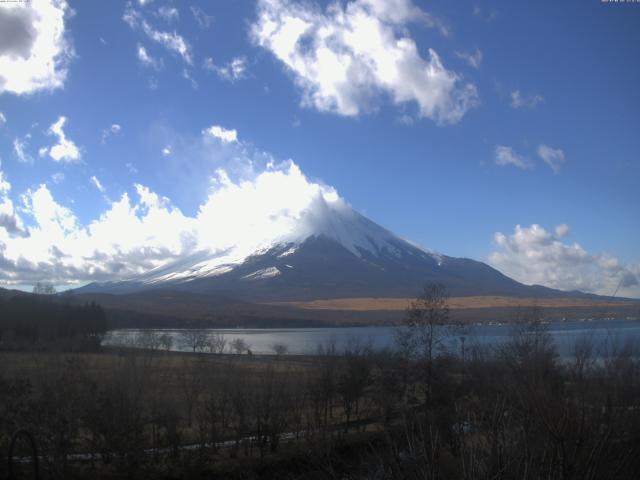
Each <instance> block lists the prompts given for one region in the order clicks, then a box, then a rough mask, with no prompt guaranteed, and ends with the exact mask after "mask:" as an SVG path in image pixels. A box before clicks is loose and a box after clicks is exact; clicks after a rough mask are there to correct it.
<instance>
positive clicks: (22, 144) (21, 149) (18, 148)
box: [13, 133, 33, 163]
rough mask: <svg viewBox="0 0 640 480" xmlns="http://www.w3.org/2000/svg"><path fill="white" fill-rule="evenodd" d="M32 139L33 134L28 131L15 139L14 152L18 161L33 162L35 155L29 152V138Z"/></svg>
mask: <svg viewBox="0 0 640 480" xmlns="http://www.w3.org/2000/svg"><path fill="white" fill-rule="evenodd" d="M30 139H31V134H29V133H27V134H26V135H25V136H24V137H22V138H14V139H13V153H14V154H15V156H16V158H17V159H18V161H20V162H22V163H33V157H32V156H31V155H30V154H29V151H28V150H27V149H28V148H29V140H30Z"/></svg>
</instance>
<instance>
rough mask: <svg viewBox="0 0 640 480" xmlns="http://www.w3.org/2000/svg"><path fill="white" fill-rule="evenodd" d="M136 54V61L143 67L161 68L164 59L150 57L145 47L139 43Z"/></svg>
mask: <svg viewBox="0 0 640 480" xmlns="http://www.w3.org/2000/svg"><path fill="white" fill-rule="evenodd" d="M136 55H137V57H138V61H139V62H140V63H141V64H142V66H144V67H149V68H153V69H154V70H162V68H163V67H164V61H163V60H162V59H161V58H156V57H152V56H151V55H149V53H148V52H147V49H146V48H144V46H142V45H140V44H138V47H137V49H136Z"/></svg>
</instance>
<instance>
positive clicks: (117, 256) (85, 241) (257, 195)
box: [0, 140, 346, 285]
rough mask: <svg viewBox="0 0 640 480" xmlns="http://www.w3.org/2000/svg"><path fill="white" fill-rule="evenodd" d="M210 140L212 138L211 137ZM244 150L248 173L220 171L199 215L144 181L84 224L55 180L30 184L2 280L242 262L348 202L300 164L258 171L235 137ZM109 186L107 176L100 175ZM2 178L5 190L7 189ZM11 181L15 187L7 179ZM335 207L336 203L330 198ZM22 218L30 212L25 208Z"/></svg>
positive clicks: (3, 233)
mask: <svg viewBox="0 0 640 480" xmlns="http://www.w3.org/2000/svg"><path fill="white" fill-rule="evenodd" d="M204 141H205V140H203V142H204ZM229 148H232V149H234V156H243V155H244V157H243V158H244V159H245V166H246V167H247V168H245V169H244V173H243V174H236V173H233V170H229V169H227V168H220V169H217V170H215V171H212V172H211V181H210V187H209V191H208V193H207V194H206V195H205V197H204V198H203V200H202V202H201V204H200V206H199V208H198V209H197V211H196V213H195V214H194V215H193V216H188V215H185V214H184V213H182V212H181V211H180V209H178V208H177V207H175V206H174V205H173V204H172V202H171V201H170V200H169V199H168V198H165V197H162V196H161V195H159V194H158V193H156V192H153V191H152V190H150V189H149V188H148V187H146V186H144V185H141V184H134V185H133V195H130V194H129V193H126V192H125V193H123V194H122V195H121V196H120V197H119V199H117V200H115V201H109V200H108V199H107V198H106V197H105V200H106V201H107V203H108V207H107V208H106V210H105V211H104V212H103V213H101V214H100V215H99V216H98V217H97V218H95V219H94V220H93V221H90V222H88V223H87V224H85V225H83V224H81V222H80V221H79V219H78V217H77V215H76V214H75V213H74V212H73V210H72V209H71V208H68V207H66V206H63V205H62V204H61V203H60V202H59V201H58V200H56V199H55V198H54V196H53V194H52V193H51V191H50V190H49V188H48V187H47V186H46V185H44V184H43V185H40V186H39V187H38V188H36V189H33V190H31V189H30V190H27V191H26V192H25V193H24V194H22V195H21V198H22V199H23V201H22V203H23V205H22V207H21V209H20V212H21V213H20V214H21V215H22V216H23V218H25V219H29V225H30V226H29V227H28V228H26V229H25V230H24V235H16V233H15V232H14V233H10V232H9V231H8V230H7V228H6V227H5V228H4V229H2V228H0V265H2V268H0V283H2V284H4V285H12V284H29V283H34V282H36V281H38V280H43V279H46V280H48V281H52V282H53V283H55V284H73V283H85V282H88V281H94V280H98V281H100V280H112V279H121V278H127V277H130V276H132V275H136V274H142V273H144V272H147V271H149V270H150V269H152V268H155V267H159V266H163V265H166V264H168V263H170V262H172V261H175V260H178V259H183V258H186V257H187V256H190V255H192V254H194V253H198V252H208V255H209V256H217V261H218V260H219V261H224V262H227V261H228V262H233V261H241V260H242V259H244V258H245V257H246V256H247V255H248V254H250V253H251V252H253V251H255V250H256V249H258V248H260V247H264V246H265V245H267V244H270V243H271V242H273V241H274V240H276V241H288V240H291V239H292V238H294V237H295V238H298V237H297V236H298V235H300V234H305V232H307V231H308V230H307V229H308V228H309V225H310V224H311V223H310V222H313V221H316V220H317V219H318V218H321V217H322V215H324V213H325V212H326V211H327V209H328V208H344V207H345V206H346V204H345V203H344V202H343V200H342V199H341V198H340V197H339V196H338V194H337V192H336V191H335V190H334V189H333V188H331V187H329V186H326V185H323V184H320V183H317V182H312V181H309V180H308V179H307V178H306V177H305V175H304V174H303V173H302V171H301V170H300V168H299V167H298V166H297V165H296V164H295V163H293V162H291V161H288V162H283V163H280V164H275V163H274V162H271V161H269V162H267V164H266V165H265V166H264V167H263V168H262V169H261V170H260V171H254V168H255V162H254V161H253V158H254V157H251V156H246V146H243V145H242V144H239V143H233V144H230V146H229ZM91 182H92V183H93V184H94V185H95V186H96V188H98V189H100V188H101V187H102V184H101V183H100V181H99V180H98V179H97V178H96V177H93V178H92V179H91ZM2 185H3V184H2V182H1V181H0V189H4V188H5V187H2ZM7 188H9V187H7ZM329 205H330V206H331V207H328V206H329ZM15 221H16V225H22V219H20V218H19V217H17V216H15Z"/></svg>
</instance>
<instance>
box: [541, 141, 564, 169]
mask: <svg viewBox="0 0 640 480" xmlns="http://www.w3.org/2000/svg"><path fill="white" fill-rule="evenodd" d="M538 156H539V157H540V158H541V159H542V161H544V163H546V164H547V165H549V168H551V170H553V171H554V173H558V172H559V171H560V167H561V166H562V164H563V163H564V152H563V151H562V150H560V149H559V148H551V147H549V146H547V145H544V144H541V145H538Z"/></svg>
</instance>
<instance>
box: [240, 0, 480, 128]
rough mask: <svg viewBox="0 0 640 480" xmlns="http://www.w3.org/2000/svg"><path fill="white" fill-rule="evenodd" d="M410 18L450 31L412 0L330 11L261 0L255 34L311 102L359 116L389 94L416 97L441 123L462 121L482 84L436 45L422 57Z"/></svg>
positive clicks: (371, 0)
mask: <svg viewBox="0 0 640 480" xmlns="http://www.w3.org/2000/svg"><path fill="white" fill-rule="evenodd" d="M410 23H422V24H425V25H427V26H429V27H435V28H439V29H440V30H443V31H444V33H446V29H445V28H444V27H442V25H441V24H440V22H438V21H437V20H436V19H435V18H434V17H432V16H431V15H430V14H428V13H427V12H425V11H423V10H421V9H420V8H418V7H416V6H415V5H413V3H412V2H411V0H392V1H389V0H354V1H350V2H347V3H346V4H345V5H344V6H343V4H342V2H333V3H331V4H330V5H329V6H328V8H327V9H326V11H322V10H321V9H320V8H319V7H317V6H315V5H313V4H311V3H309V2H293V1H289V0H260V2H259V6H258V18H257V20H256V22H255V23H254V24H253V25H252V37H253V40H254V42H255V43H256V44H257V45H260V46H262V47H264V48H265V49H267V50H269V51H270V52H271V53H272V54H273V55H274V56H275V57H276V58H277V59H278V60H279V61H280V62H282V63H283V64H284V65H285V66H286V68H287V69H288V71H289V72H290V73H291V74H292V75H293V78H294V80H295V82H296V84H297V85H298V86H299V87H300V89H301V90H302V94H303V98H302V103H303V105H305V106H308V107H312V108H316V109H317V110H320V111H326V112H333V113H337V114H340V115H346V116H356V115H358V114H360V113H362V112H366V111H370V110H374V109H375V108H377V105H378V104H379V102H378V101H377V100H378V99H379V98H380V97H381V96H383V95H386V96H388V97H389V98H390V99H391V100H392V101H393V103H395V104H406V103H411V102H413V103H414V104H416V105H417V107H418V115H419V116H421V117H427V118H430V119H433V120H434V121H435V122H437V123H438V124H450V123H455V122H457V121H459V120H460V119H461V118H462V117H463V116H464V114H465V113H466V112H467V111H468V110H469V109H470V108H472V107H473V106H475V105H476V104H477V103H478V95H477V90H476V88H475V86H474V85H472V84H470V83H465V82H464V81H463V79H462V76H461V75H460V74H458V73H456V72H453V71H451V70H448V69H447V68H445V66H444V65H443V63H442V60H441V59H440V56H439V55H438V54H437V53H436V51H435V50H433V49H429V50H428V54H427V55H426V57H423V56H421V54H420V52H419V51H418V47H417V45H416V42H415V41H414V40H413V39H412V38H411V37H410V34H409V31H408V28H407V27H408V25H409V24H410Z"/></svg>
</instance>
